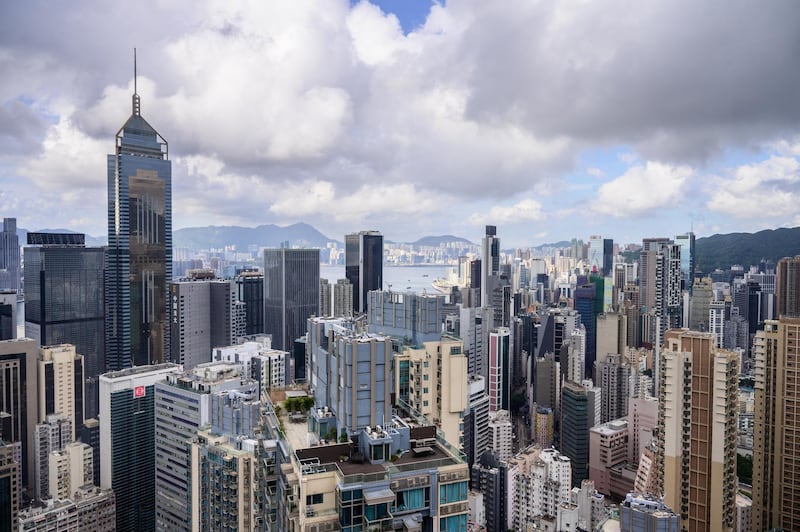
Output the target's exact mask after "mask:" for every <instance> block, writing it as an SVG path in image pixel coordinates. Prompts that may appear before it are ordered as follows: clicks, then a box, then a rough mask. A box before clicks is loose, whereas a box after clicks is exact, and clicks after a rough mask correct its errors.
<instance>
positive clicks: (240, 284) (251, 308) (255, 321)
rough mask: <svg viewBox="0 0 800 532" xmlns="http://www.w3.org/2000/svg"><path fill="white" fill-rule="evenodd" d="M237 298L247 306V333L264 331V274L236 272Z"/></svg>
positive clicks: (249, 271) (245, 271) (246, 271)
mask: <svg viewBox="0 0 800 532" xmlns="http://www.w3.org/2000/svg"><path fill="white" fill-rule="evenodd" d="M234 280H235V281H236V298H237V299H238V300H239V301H241V302H243V303H244V304H245V305H246V306H245V309H244V311H245V334H246V335H248V336H250V335H253V334H261V333H263V332H264V275H263V274H261V272H258V271H251V270H244V271H241V272H239V273H238V274H236V278H235V279H234Z"/></svg>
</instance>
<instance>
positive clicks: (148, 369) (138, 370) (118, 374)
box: [100, 362, 180, 379]
mask: <svg viewBox="0 0 800 532" xmlns="http://www.w3.org/2000/svg"><path fill="white" fill-rule="evenodd" d="M179 367H180V366H178V365H177V364H173V363H171V362H165V363H163V364H153V365H151V366H133V367H132V368H125V369H121V370H119V371H109V372H108V373H105V374H103V375H100V378H101V379H102V378H106V379H119V378H123V377H133V376H135V375H143V374H145V373H153V372H156V371H168V370H171V369H176V368H179Z"/></svg>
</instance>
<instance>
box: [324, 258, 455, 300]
mask: <svg viewBox="0 0 800 532" xmlns="http://www.w3.org/2000/svg"><path fill="white" fill-rule="evenodd" d="M452 269H453V266H442V265H430V266H428V265H426V266H384V267H383V289H384V290H390V289H391V290H393V291H395V292H415V293H417V294H421V293H422V291H423V290H424V291H425V292H426V293H428V294H436V293H439V292H437V291H436V289H435V288H433V285H432V284H431V283H433V281H434V280H435V279H437V278H439V277H447V275H448V272H449V271H451V270H452ZM319 276H320V277H321V278H323V279H327V280H328V282H330V283H335V282H336V280H337V279H344V266H329V265H322V266H320V268H319Z"/></svg>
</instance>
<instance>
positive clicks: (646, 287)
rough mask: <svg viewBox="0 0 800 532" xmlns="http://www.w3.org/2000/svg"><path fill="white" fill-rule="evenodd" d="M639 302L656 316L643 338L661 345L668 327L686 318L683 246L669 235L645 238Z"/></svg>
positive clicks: (641, 259) (649, 312)
mask: <svg viewBox="0 0 800 532" xmlns="http://www.w3.org/2000/svg"><path fill="white" fill-rule="evenodd" d="M640 266H641V273H640V276H639V303H640V304H641V305H642V306H644V308H645V312H646V313H648V314H650V315H651V316H652V319H651V320H649V325H648V327H647V329H646V330H643V331H642V337H643V340H644V341H645V342H646V343H651V344H653V345H656V346H660V345H661V344H662V343H663V342H662V339H663V335H664V332H665V331H666V330H667V329H670V328H674V327H679V326H680V325H681V321H682V312H683V311H682V303H683V300H682V297H681V275H682V273H681V245H680V244H675V243H674V242H673V241H672V240H669V239H667V238H645V239H644V240H643V241H642V253H641V256H640Z"/></svg>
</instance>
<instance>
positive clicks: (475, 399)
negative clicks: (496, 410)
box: [464, 375, 489, 467]
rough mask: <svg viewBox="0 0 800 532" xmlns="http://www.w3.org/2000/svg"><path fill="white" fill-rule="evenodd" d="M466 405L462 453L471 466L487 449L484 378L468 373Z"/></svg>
mask: <svg viewBox="0 0 800 532" xmlns="http://www.w3.org/2000/svg"><path fill="white" fill-rule="evenodd" d="M467 394H468V407H467V411H466V412H465V414H464V454H466V457H467V463H468V464H469V465H470V467H472V464H474V463H475V462H476V461H477V460H478V459H479V458H480V457H481V455H482V454H483V453H484V452H486V450H488V449H489V396H488V395H487V394H486V380H485V379H484V378H483V377H480V376H477V375H470V376H469V377H468V381H467Z"/></svg>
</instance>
